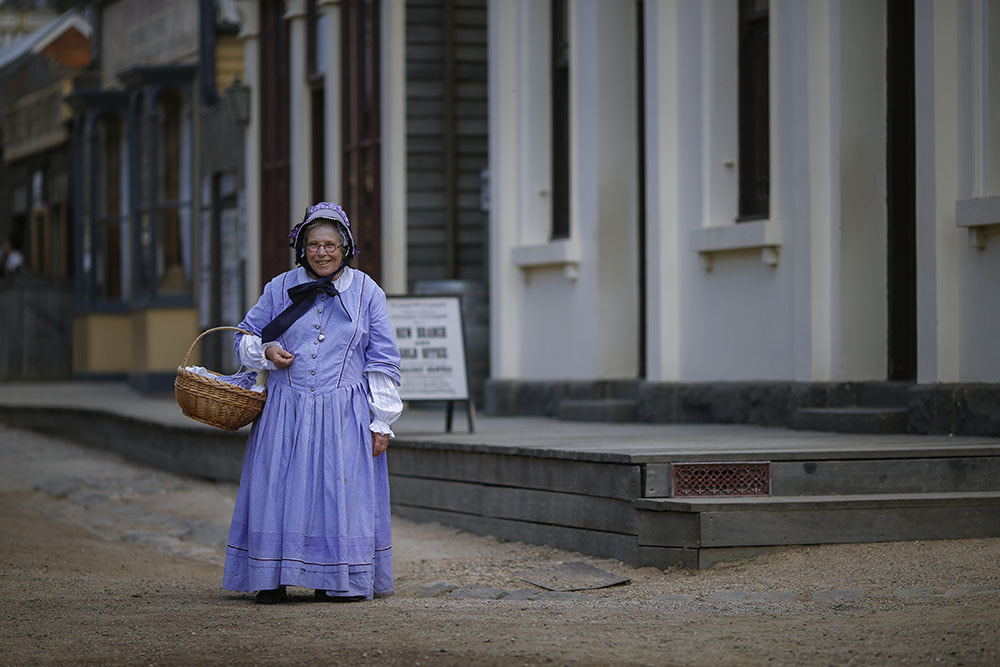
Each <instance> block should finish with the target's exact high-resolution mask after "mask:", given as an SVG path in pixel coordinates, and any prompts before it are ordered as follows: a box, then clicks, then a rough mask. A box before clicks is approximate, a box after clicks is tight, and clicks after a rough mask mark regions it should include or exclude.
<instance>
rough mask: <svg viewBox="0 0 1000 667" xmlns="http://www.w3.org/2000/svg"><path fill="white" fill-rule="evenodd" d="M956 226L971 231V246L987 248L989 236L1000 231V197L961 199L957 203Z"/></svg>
mask: <svg viewBox="0 0 1000 667" xmlns="http://www.w3.org/2000/svg"><path fill="white" fill-rule="evenodd" d="M955 225H956V226H958V227H964V228H965V229H967V230H968V231H969V245H971V246H972V247H973V248H985V247H986V236H987V234H988V233H990V232H996V231H998V230H1000V196H996V197H976V198H974V199H959V200H958V201H956V202H955Z"/></svg>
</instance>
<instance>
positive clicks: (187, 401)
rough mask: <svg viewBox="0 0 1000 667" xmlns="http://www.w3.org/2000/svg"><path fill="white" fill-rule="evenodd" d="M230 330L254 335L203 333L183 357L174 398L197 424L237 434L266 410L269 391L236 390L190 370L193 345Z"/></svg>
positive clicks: (231, 386)
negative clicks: (207, 337)
mask: <svg viewBox="0 0 1000 667" xmlns="http://www.w3.org/2000/svg"><path fill="white" fill-rule="evenodd" d="M225 329H230V330H232V331H238V332H239V333H244V334H249V335H253V334H251V333H250V332H249V331H244V330H243V329H237V328H236V327H215V328H214V329H208V330H207V331H204V332H202V334H201V335H200V336H198V337H197V338H195V339H194V342H193V343H191V347H189V348H188V351H187V354H186V355H185V356H184V363H182V364H181V365H180V366H178V367H177V379H176V380H174V396H176V397H177V405H179V406H181V411H182V412H183V413H184V414H185V415H187V416H188V417H190V418H191V419H195V420H197V421H200V422H203V423H205V424H209V425H211V426H217V427H219V428H224V429H226V430H227V431H236V430H238V429H240V428H242V427H244V426H246V425H247V424H249V423H250V422H252V421H253V420H254V419H256V418H257V415H259V414H260V411H261V410H263V409H264V401H265V400H267V392H266V391H265V392H260V393H258V392H256V391H250V390H249V389H244V388H243V387H237V386H236V385H234V384H229V383H228V382H223V381H222V380H216V379H214V378H210V377H205V376H204V375H198V374H197V373H192V372H191V371H189V370H187V365H188V360H189V359H190V358H191V352H193V351H194V346H195V345H197V344H198V341H199V340H201V338H202V336H204V335H205V334H209V333H212V332H213V331H223V330H225Z"/></svg>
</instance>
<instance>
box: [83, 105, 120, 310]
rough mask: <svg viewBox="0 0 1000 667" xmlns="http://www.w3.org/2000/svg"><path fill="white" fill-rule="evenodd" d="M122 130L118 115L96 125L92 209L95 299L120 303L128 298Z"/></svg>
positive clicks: (108, 115) (104, 117) (104, 119)
mask: <svg viewBox="0 0 1000 667" xmlns="http://www.w3.org/2000/svg"><path fill="white" fill-rule="evenodd" d="M126 145H127V142H126V140H125V131H124V124H123V121H122V118H121V116H120V115H118V114H117V113H107V114H104V115H102V116H101V118H100V119H99V121H98V123H97V146H98V149H97V156H96V160H97V164H96V167H97V168H96V175H97V188H96V191H95V202H94V203H95V206H94V232H93V235H94V238H95V240H96V243H95V244H94V246H93V255H94V256H93V260H92V262H91V266H92V267H93V270H94V288H95V292H96V294H95V296H96V297H97V298H98V299H101V300H109V301H120V300H124V299H126V298H127V297H128V278H127V275H128V274H127V272H128V268H127V267H128V262H127V248H128V169H125V168H124V164H125V163H126V154H127V153H126Z"/></svg>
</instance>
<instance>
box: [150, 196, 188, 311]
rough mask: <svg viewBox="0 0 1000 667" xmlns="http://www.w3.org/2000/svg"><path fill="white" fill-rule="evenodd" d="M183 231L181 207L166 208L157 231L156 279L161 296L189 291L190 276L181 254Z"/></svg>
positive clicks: (161, 214) (162, 212)
mask: <svg viewBox="0 0 1000 667" xmlns="http://www.w3.org/2000/svg"><path fill="white" fill-rule="evenodd" d="M181 230H182V225H181V210H180V207H178V206H166V207H164V208H163V210H162V211H161V213H160V218H159V224H158V225H157V229H156V231H157V239H156V269H157V274H156V277H157V292H158V293H159V294H183V293H185V292H187V291H188V288H189V282H188V276H187V271H186V270H185V266H184V261H183V256H182V254H181V237H182V234H181Z"/></svg>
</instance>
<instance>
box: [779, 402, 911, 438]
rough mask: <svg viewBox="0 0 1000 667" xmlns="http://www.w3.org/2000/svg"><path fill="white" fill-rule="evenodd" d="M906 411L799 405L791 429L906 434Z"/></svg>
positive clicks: (884, 408) (907, 420)
mask: <svg viewBox="0 0 1000 667" xmlns="http://www.w3.org/2000/svg"><path fill="white" fill-rule="evenodd" d="M908 422H909V411H908V410H907V409H906V408H890V407H860V406H851V407H841V408H799V409H798V410H796V411H795V414H794V415H793V417H792V423H791V425H790V426H791V428H793V429H795V430H798V431H832V432H834V433H906V428H907V424H908Z"/></svg>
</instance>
